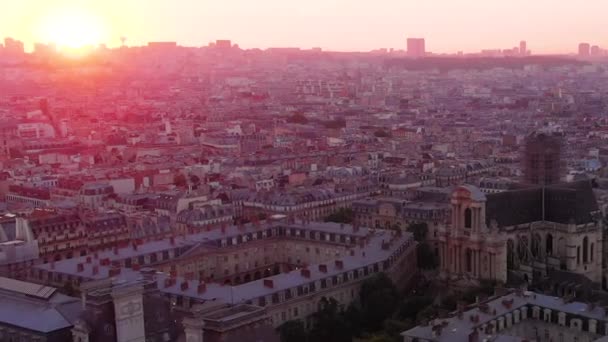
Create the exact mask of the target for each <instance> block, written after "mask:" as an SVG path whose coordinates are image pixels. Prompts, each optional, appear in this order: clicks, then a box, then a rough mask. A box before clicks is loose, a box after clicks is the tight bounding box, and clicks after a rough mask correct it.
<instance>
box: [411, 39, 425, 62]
mask: <svg viewBox="0 0 608 342" xmlns="http://www.w3.org/2000/svg"><path fill="white" fill-rule="evenodd" d="M424 45H425V43H424V38H408V39H407V55H408V56H410V57H424V56H425V55H426V49H425V46H424Z"/></svg>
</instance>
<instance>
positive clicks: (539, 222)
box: [439, 181, 606, 287]
mask: <svg viewBox="0 0 608 342" xmlns="http://www.w3.org/2000/svg"><path fill="white" fill-rule="evenodd" d="M451 207H452V220H451V225H448V226H446V227H443V228H442V229H440V231H439V244H440V264H441V266H440V267H441V272H442V275H443V277H444V278H445V279H452V280H454V281H461V282H465V283H466V282H467V281H469V282H472V283H477V282H478V281H479V280H481V279H490V280H498V281H502V282H506V281H507V280H521V281H526V282H530V283H531V282H535V281H542V280H543V279H544V278H545V277H546V276H547V273H548V271H550V270H561V271H566V272H571V273H575V274H580V275H584V276H585V277H587V278H588V279H590V280H591V281H592V282H595V283H603V284H604V287H605V285H606V284H605V283H606V281H605V280H604V279H603V266H602V256H603V254H602V250H603V244H602V242H603V238H602V235H603V233H602V232H603V224H602V222H601V220H600V219H599V215H598V213H599V208H598V205H597V202H596V200H595V197H594V194H593V189H592V184H591V183H590V182H586V181H585V182H579V183H567V184H558V185H552V186H547V187H523V188H520V189H516V190H509V191H504V192H501V193H495V194H488V195H486V194H484V193H482V192H481V191H480V190H479V189H478V188H476V187H474V186H469V185H465V186H460V187H458V188H456V190H455V191H454V192H453V194H452V199H451Z"/></svg>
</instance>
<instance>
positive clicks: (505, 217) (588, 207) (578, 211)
mask: <svg viewBox="0 0 608 342" xmlns="http://www.w3.org/2000/svg"><path fill="white" fill-rule="evenodd" d="M487 198H488V200H487V202H486V224H488V225H490V224H491V222H492V221H496V223H497V224H498V226H499V227H508V226H515V225H518V224H526V223H531V222H538V221H549V222H555V223H561V224H568V223H575V224H585V223H590V222H592V221H593V220H594V215H595V213H596V212H598V211H599V207H598V204H597V201H596V199H595V195H594V194H593V186H592V182H591V181H580V182H573V183H564V184H556V185H550V186H547V187H545V188H544V190H543V187H541V186H535V187H520V188H519V189H515V190H509V191H504V192H500V193H496V194H489V195H487Z"/></svg>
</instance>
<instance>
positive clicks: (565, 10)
mask: <svg viewBox="0 0 608 342" xmlns="http://www.w3.org/2000/svg"><path fill="white" fill-rule="evenodd" d="M2 2H3V4H2V6H0V36H13V37H15V38H18V39H21V40H23V41H25V42H26V44H28V45H31V44H32V43H33V42H34V41H44V40H45V38H43V37H44V32H42V31H44V30H45V28H41V27H40V22H42V21H44V20H46V19H48V18H47V17H48V16H49V13H52V12H53V11H55V10H56V9H58V8H64V9H65V8H79V9H82V10H85V11H87V12H90V13H92V14H93V15H94V16H96V17H98V18H99V20H100V21H101V22H103V23H104V27H105V29H104V39H103V40H104V42H105V43H107V45H109V46H117V45H119V44H120V40H119V37H120V36H121V35H124V36H126V37H128V42H127V43H128V44H130V45H139V44H144V43H146V42H147V41H157V40H171V41H177V42H178V43H180V44H182V45H192V46H200V45H206V44H207V43H208V42H210V41H213V40H215V39H231V40H232V41H233V42H235V43H238V44H239V45H240V46H241V47H243V48H254V47H260V48H266V47H279V46H281V47H285V46H297V47H302V48H310V47H322V48H323V49H328V50H340V51H354V50H358V51H368V50H371V49H377V48H396V49H404V48H405V39H406V37H424V38H426V44H427V50H430V51H433V52H455V51H458V50H463V51H465V52H474V51H478V50H480V49H482V48H509V47H513V46H516V45H518V43H519V41H520V40H522V39H525V40H527V41H528V47H529V48H530V49H532V50H533V51H534V52H538V53H541V52H542V53H553V52H574V51H575V50H576V47H577V44H578V43H579V42H581V41H586V42H589V43H591V44H595V45H600V46H603V47H604V48H608V25H607V24H606V21H605V18H606V14H607V13H608V0H579V1H574V0H375V1H372V0H298V1H296V0H89V1H86V0H81V1H77V0H18V1H8V0H6V1H2ZM75 29H77V28H75Z"/></svg>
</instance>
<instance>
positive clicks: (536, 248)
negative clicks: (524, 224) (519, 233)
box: [532, 234, 541, 258]
mask: <svg viewBox="0 0 608 342" xmlns="http://www.w3.org/2000/svg"><path fill="white" fill-rule="evenodd" d="M540 246H541V241H540V235H538V234H534V235H533V236H532V256H533V257H534V258H538V257H540V256H541V253H540Z"/></svg>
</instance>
